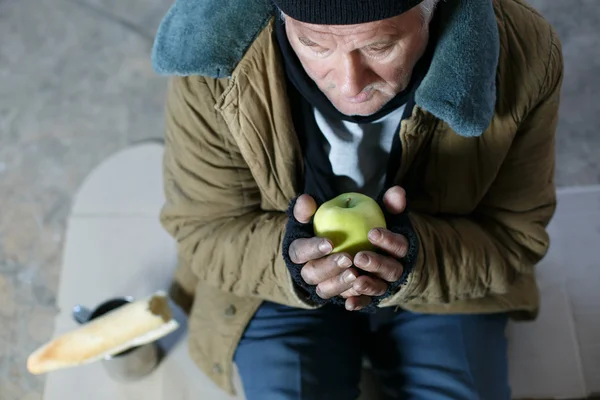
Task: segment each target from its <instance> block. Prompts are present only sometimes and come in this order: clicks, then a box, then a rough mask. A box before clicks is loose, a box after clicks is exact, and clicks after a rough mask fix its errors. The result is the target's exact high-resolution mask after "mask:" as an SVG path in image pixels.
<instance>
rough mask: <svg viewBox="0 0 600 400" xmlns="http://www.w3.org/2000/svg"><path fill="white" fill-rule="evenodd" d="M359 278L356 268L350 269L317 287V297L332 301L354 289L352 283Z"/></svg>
mask: <svg viewBox="0 0 600 400" xmlns="http://www.w3.org/2000/svg"><path fill="white" fill-rule="evenodd" d="M357 277H358V271H357V270H356V269H355V268H348V269H347V270H346V271H344V272H342V273H341V274H338V275H337V276H336V277H334V278H330V279H327V280H326V281H324V282H321V283H319V284H318V285H317V295H318V296H319V297H320V298H322V299H330V298H332V297H335V296H339V295H340V294H341V293H343V292H345V291H346V290H348V289H350V288H351V287H352V283H353V282H354V281H355V280H356V278H357Z"/></svg>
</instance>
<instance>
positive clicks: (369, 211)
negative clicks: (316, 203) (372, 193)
mask: <svg viewBox="0 0 600 400" xmlns="http://www.w3.org/2000/svg"><path fill="white" fill-rule="evenodd" d="M313 225H314V230H315V234H316V235H317V236H319V237H324V238H328V239H329V240H331V241H332V242H333V253H341V252H347V253H350V255H351V256H354V255H355V254H356V253H358V252H359V251H363V250H374V246H373V245H372V244H371V242H369V238H368V234H369V231H370V230H371V229H373V228H385V227H386V224H385V217H384V216H383V212H382V211H381V208H380V207H379V205H378V204H377V202H376V201H375V200H373V199H372V198H370V197H369V196H365V195H364V194H360V193H344V194H341V195H339V196H337V197H335V198H333V199H331V200H329V201H327V202H325V203H323V204H322V205H321V206H320V207H319V208H318V209H317V212H316V213H315V215H314V218H313Z"/></svg>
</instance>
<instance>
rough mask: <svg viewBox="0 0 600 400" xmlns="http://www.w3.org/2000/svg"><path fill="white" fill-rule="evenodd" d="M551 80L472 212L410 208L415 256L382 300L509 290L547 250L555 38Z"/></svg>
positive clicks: (558, 64)
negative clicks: (408, 270)
mask: <svg viewBox="0 0 600 400" xmlns="http://www.w3.org/2000/svg"><path fill="white" fill-rule="evenodd" d="M554 39H555V42H554V44H553V46H552V50H551V55H550V62H549V63H548V71H547V75H546V79H545V80H544V81H543V83H542V84H541V85H540V86H541V90H540V92H539V95H538V96H534V97H537V100H534V101H533V102H532V103H533V106H532V108H531V109H530V111H529V112H528V114H527V115H526V117H525V118H524V120H523V121H522V123H521V124H520V126H519V128H518V132H517V133H516V135H515V137H514V139H513V143H512V145H511V148H510V150H509V151H508V154H507V156H506V158H505V160H504V163H503V165H502V167H501V168H500V171H499V173H498V175H497V177H496V179H495V181H494V183H493V184H492V185H491V187H490V188H489V190H488V192H487V193H486V196H485V197H484V198H483V199H482V201H481V202H480V204H479V206H478V208H477V209H476V210H475V211H474V213H472V215H470V216H468V217H463V216H444V217H441V216H432V215H424V214H420V213H417V212H409V216H410V220H411V222H412V225H413V227H414V230H415V232H416V234H417V236H418V239H419V244H418V255H417V256H416V262H415V264H414V266H413V269H412V272H411V273H410V274H409V276H408V279H407V281H406V283H405V284H404V285H402V286H401V288H400V289H399V290H398V291H397V292H396V293H395V294H393V295H392V296H391V297H389V298H388V299H386V300H384V301H383V302H382V303H381V305H382V306H389V305H398V306H403V305H404V306H408V305H410V304H419V305H422V304H446V303H452V302H455V301H460V300H469V299H474V298H482V297H485V296H487V295H490V294H497V295H502V294H504V293H506V292H507V291H508V289H509V288H510V286H511V284H512V283H513V282H514V281H515V280H516V279H517V278H518V276H519V274H525V275H531V274H533V273H534V267H535V265H536V264H537V263H538V262H539V261H540V260H541V259H542V258H543V257H544V256H545V254H546V252H547V250H548V247H549V237H548V233H547V231H546V227H547V225H548V223H549V221H550V219H551V218H552V216H553V214H554V211H555V208H556V195H555V186H554V164H555V130H556V125H557V119H558V106H559V97H560V88H561V84H562V76H563V64H562V56H561V51H560V47H559V46H560V44H559V42H558V39H557V38H554Z"/></svg>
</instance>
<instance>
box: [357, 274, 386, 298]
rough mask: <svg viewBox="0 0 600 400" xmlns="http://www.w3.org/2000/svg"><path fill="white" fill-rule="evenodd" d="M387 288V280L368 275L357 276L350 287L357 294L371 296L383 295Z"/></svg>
mask: <svg viewBox="0 0 600 400" xmlns="http://www.w3.org/2000/svg"><path fill="white" fill-rule="evenodd" d="M387 288H388V284H387V282H385V281H383V280H381V279H379V278H375V277H373V276H368V275H362V276H359V277H358V278H357V279H356V281H355V282H354V283H353V284H352V289H353V290H354V292H356V293H357V294H358V295H365V296H371V297H374V296H381V295H383V294H384V293H385V291H386V290H387Z"/></svg>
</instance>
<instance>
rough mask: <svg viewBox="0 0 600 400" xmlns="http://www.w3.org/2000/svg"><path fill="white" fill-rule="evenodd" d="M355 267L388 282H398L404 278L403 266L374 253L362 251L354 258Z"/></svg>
mask: <svg viewBox="0 0 600 400" xmlns="http://www.w3.org/2000/svg"><path fill="white" fill-rule="evenodd" d="M354 265H356V266H357V267H358V268H360V269H362V270H363V271H368V272H371V273H372V274H373V275H375V276H376V277H378V278H381V279H383V280H384V281H386V282H396V281H397V280H398V279H400V277H401V276H402V270H403V268H402V264H400V263H399V262H398V261H396V259H394V258H392V257H388V256H384V255H382V254H377V253H374V252H372V251H361V252H359V253H358V254H357V255H356V256H355V257H354Z"/></svg>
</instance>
